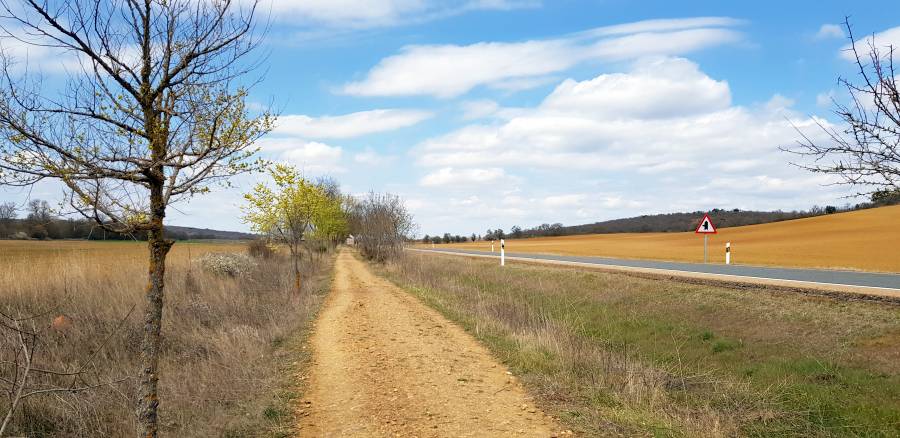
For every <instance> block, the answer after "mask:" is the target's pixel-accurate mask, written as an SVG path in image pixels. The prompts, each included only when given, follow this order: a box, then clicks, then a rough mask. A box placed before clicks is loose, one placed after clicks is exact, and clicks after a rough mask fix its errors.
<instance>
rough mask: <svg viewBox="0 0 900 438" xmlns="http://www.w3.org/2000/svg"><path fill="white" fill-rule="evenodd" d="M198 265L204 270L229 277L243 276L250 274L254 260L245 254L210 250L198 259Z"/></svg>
mask: <svg viewBox="0 0 900 438" xmlns="http://www.w3.org/2000/svg"><path fill="white" fill-rule="evenodd" d="M199 262H200V266H202V267H203V269H205V270H206V271H209V272H212V273H214V274H218V275H228V276H230V277H243V276H245V275H248V274H250V271H251V270H253V268H255V267H256V262H254V261H253V259H251V258H250V256H248V255H246V254H237V253H228V252H210V253H206V254H203V255H202V256H200V259H199Z"/></svg>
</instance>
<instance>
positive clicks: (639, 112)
mask: <svg viewBox="0 0 900 438" xmlns="http://www.w3.org/2000/svg"><path fill="white" fill-rule="evenodd" d="M729 105H731V94H730V90H729V88H728V84H727V83H726V82H724V81H716V80H713V79H711V78H710V77H708V76H706V75H705V74H703V73H702V72H701V71H700V70H699V69H698V68H697V65H696V64H694V63H692V62H690V61H687V60H684V59H669V58H660V59H655V60H652V61H642V62H640V63H638V64H637V66H636V67H635V68H634V69H633V70H632V71H631V72H629V73H613V74H606V75H600V76H597V77H596V78H594V79H591V80H587V81H581V82H578V81H574V80H572V79H568V80H566V81H564V82H563V83H562V84H560V85H559V86H557V87H556V89H555V90H553V93H551V94H550V96H548V97H547V98H546V99H544V102H543V104H542V105H541V107H542V108H543V109H545V110H547V111H549V112H555V111H560V112H567V113H572V112H581V113H583V112H587V111H600V113H599V114H597V115H598V116H603V117H607V118H617V119H619V118H626V119H628V118H659V117H673V116H685V115H689V114H697V113H708V112H710V111H715V110H721V109H725V108H728V106H729Z"/></svg>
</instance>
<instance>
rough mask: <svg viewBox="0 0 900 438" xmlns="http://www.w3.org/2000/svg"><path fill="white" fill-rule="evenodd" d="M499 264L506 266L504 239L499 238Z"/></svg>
mask: <svg viewBox="0 0 900 438" xmlns="http://www.w3.org/2000/svg"><path fill="white" fill-rule="evenodd" d="M500 266H506V241H505V240H503V239H500Z"/></svg>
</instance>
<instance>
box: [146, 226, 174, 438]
mask: <svg viewBox="0 0 900 438" xmlns="http://www.w3.org/2000/svg"><path fill="white" fill-rule="evenodd" d="M163 211H164V210H163ZM155 216H156V215H155ZM163 216H164V214H163V215H159V217H154V219H153V223H154V229H153V230H150V231H149V232H148V233H147V240H148V245H149V249H150V269H149V277H150V278H149V281H148V283H147V289H146V295H145V299H146V310H145V313H144V339H143V341H142V342H141V372H140V387H139V390H138V403H137V417H138V421H139V422H140V428H141V435H140V436H141V437H144V438H156V437H157V435H158V433H159V419H158V417H157V408H158V407H159V394H158V392H157V384H158V382H159V356H160V344H161V341H162V336H161V334H160V329H161V327H162V312H163V297H164V290H165V274H166V255H167V254H168V252H169V249H171V248H172V244H173V243H174V242H173V241H171V240H166V239H165V236H164V235H163V228H162V219H163Z"/></svg>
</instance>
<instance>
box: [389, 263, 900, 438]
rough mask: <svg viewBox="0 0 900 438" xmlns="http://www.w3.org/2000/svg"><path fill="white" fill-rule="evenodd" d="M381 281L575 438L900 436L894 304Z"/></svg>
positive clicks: (572, 273)
mask: <svg viewBox="0 0 900 438" xmlns="http://www.w3.org/2000/svg"><path fill="white" fill-rule="evenodd" d="M382 273H383V274H384V275H386V276H387V277H389V278H391V279H392V280H393V281H394V282H396V283H398V284H399V285H401V286H402V287H405V288H406V289H408V290H410V291H411V292H412V293H414V294H415V295H416V296H418V297H419V298H421V299H422V300H423V301H424V302H425V303H427V304H429V305H431V306H433V307H435V308H436V309H438V310H439V311H441V312H442V313H443V314H445V315H446V316H447V317H449V318H450V319H452V320H455V321H457V322H459V323H461V324H462V325H463V326H464V327H465V328H466V329H467V330H469V331H470V332H471V333H473V334H474V335H475V336H476V337H477V338H478V339H480V340H481V341H483V342H484V343H485V344H486V345H487V346H488V347H489V348H490V349H491V350H492V351H493V352H494V354H495V355H496V356H497V357H499V358H500V359H501V360H503V361H504V362H505V363H506V364H507V365H508V366H510V367H511V368H512V370H513V371H514V372H515V373H516V374H518V375H519V376H520V377H521V378H522V380H523V381H524V382H525V384H526V385H527V386H528V388H529V390H530V391H531V392H532V393H533V394H535V396H536V398H537V399H538V401H539V403H540V404H542V406H543V407H544V409H546V410H547V411H548V412H551V413H553V414H555V415H557V416H558V417H559V418H561V420H562V421H563V422H565V423H567V424H568V425H569V426H570V427H572V428H573V429H574V430H576V431H579V432H581V433H583V434H586V435H598V436H602V435H650V436H735V435H741V436H854V435H855V436H897V435H898V434H900V365H898V364H900V308H898V307H896V306H888V305H878V304H870V303H849V302H843V301H837V300H832V299H825V298H817V297H808V296H802V295H797V294H785V293H776V292H772V291H767V290H764V289H758V290H733V289H728V288H723V287H713V286H704V285H693V284H685V283H680V282H676V281H667V280H652V279H643V278H635V277H630V276H626V275H623V274H611V273H602V272H596V271H588V270H581V269H575V268H548V267H541V266H533V265H515V264H514V265H512V266H507V268H505V269H501V268H499V267H498V266H496V265H495V262H494V261H488V260H474V259H465V258H459V257H447V256H440V257H435V256H424V255H417V254H409V255H407V257H405V258H404V259H403V260H401V261H399V262H397V263H395V264H392V265H389V266H387V267H385V268H383V270H382Z"/></svg>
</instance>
